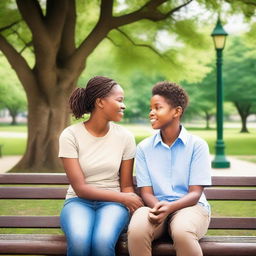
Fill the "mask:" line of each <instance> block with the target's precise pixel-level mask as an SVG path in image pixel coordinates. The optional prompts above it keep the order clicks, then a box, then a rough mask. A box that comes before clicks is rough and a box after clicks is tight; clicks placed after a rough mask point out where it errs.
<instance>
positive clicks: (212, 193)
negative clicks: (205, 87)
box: [0, 174, 256, 256]
mask: <svg viewBox="0 0 256 256" xmlns="http://www.w3.org/2000/svg"><path fill="white" fill-rule="evenodd" d="M212 181H213V186H212V187H209V188H205V194H206V196H207V198H208V200H241V201H244V200H246V201H255V200H256V177H213V178H212ZM67 184H68V180H67V178H66V176H65V174H0V185H1V187H0V199H1V200H4V199H8V200H12V199H36V200H40V199H53V200H56V199H61V200H63V199H64V197H65V194H66V189H67V186H60V185H67ZM35 185H44V186H41V187H38V186H35ZM45 185H47V186H45ZM0 214H1V201H0ZM255 214H256V213H255ZM0 228H42V229H45V228H59V216H0ZM210 229H226V230H237V229H238V230H255V229H256V217H214V216H213V217H212V218H211V223H210ZM0 233H1V231H0ZM200 245H201V247H202V249H203V253H204V255H205V256H213V255H223V256H227V255H229V256H235V255H240V256H246V255H254V256H255V255H256V236H233V235H232V236H205V237H204V238H202V239H201V240H200ZM116 250H117V255H128V251H127V240H126V234H123V235H122V236H121V237H120V239H119V242H118V244H117V248H116ZM65 252H66V240H65V237H64V235H62V234H60V235H53V234H0V254H5V255H7V254H15V255H18V254H23V255H24V254H25V255H29V254H33V255H65ZM153 255H175V251H174V249H173V246H172V243H171V241H170V239H166V238H164V237H163V238H161V239H159V240H157V241H155V242H154V243H153Z"/></svg>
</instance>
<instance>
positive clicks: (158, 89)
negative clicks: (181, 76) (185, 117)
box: [152, 81, 189, 114]
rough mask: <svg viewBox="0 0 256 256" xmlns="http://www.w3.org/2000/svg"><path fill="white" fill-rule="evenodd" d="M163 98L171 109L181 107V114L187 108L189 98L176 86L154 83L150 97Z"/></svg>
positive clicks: (166, 83) (174, 84) (171, 83)
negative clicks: (158, 96) (157, 96)
mask: <svg viewBox="0 0 256 256" xmlns="http://www.w3.org/2000/svg"><path fill="white" fill-rule="evenodd" d="M154 95H160V96H162V97H164V98H165V99H166V100H167V101H168V103H169V104H170V105H171V106H172V107H178V106H180V107H182V114H183V113H184V111H185V109H186V107H187V106H188V102H189V97H188V95H187V93H186V91H185V90H184V89H183V88H182V87H181V86H180V85H178V84H176V83H173V82H168V81H163V82H159V83H156V84H155V86H154V87H153V89H152V96H154Z"/></svg>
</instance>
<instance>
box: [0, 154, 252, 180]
mask: <svg viewBox="0 0 256 256" xmlns="http://www.w3.org/2000/svg"><path fill="white" fill-rule="evenodd" d="M212 158H213V156H212ZM20 159H21V156H5V157H1V158H0V173H4V172H7V171H8V170H10V169H11V168H12V167H13V166H14V165H15V164H16V163H18V161H19V160H20ZM227 159H228V160H229V161H230V162H231V167H230V168H223V169H212V175H218V176H256V164H254V163H251V162H247V161H243V160H239V159H237V158H235V157H227Z"/></svg>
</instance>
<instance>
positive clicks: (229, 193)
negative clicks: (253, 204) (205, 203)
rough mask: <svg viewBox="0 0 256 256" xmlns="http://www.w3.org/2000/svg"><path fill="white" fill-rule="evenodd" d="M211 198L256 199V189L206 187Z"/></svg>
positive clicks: (206, 192) (208, 196)
mask: <svg viewBox="0 0 256 256" xmlns="http://www.w3.org/2000/svg"><path fill="white" fill-rule="evenodd" d="M204 193H205V195H206V198H207V199H209V200H246V201H250V200H256V189H228V188H226V189H221V188H205V189H204Z"/></svg>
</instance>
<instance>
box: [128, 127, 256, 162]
mask: <svg viewBox="0 0 256 256" xmlns="http://www.w3.org/2000/svg"><path fill="white" fill-rule="evenodd" d="M124 126H126V127H127V128H128V129H129V130H130V131H131V132H133V134H135V136H136V143H138V142H140V141H141V140H143V139H144V138H146V137H148V136H150V135H152V134H153V130H151V129H149V128H148V127H147V126H143V125H124ZM188 130H189V131H190V132H191V133H192V134H195V135H197V136H199V137H201V138H203V139H205V140H206V141H207V143H208V145H209V148H210V153H211V154H214V152H215V149H214V147H215V142H216V131H215V130H213V129H211V130H205V129H202V128H188ZM223 136H224V142H225V146H226V148H225V153H226V155H237V156H239V155H240V156H243V155H245V156H247V155H249V156H256V153H255V152H256V151H255V148H256V131H254V130H253V129H251V132H250V133H240V132H239V129H237V128H229V129H225V130H224V133H223ZM253 159H254V158H253ZM250 160H251V158H250V157H249V158H248V161H250ZM255 161H256V160H255Z"/></svg>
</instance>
